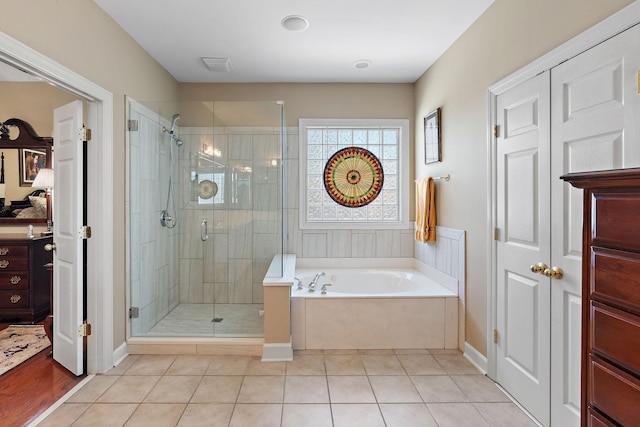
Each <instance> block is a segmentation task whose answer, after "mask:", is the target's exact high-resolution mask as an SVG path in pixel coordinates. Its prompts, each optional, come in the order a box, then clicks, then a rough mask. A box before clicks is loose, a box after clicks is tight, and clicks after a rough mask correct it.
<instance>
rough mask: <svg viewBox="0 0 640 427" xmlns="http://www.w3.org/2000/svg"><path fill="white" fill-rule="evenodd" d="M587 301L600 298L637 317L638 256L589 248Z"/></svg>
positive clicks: (639, 300)
mask: <svg viewBox="0 0 640 427" xmlns="http://www.w3.org/2000/svg"><path fill="white" fill-rule="evenodd" d="M590 276H591V280H590V284H589V288H590V292H591V298H596V299H604V300H607V301H611V302H614V303H616V304H619V305H622V306H625V307H628V308H630V309H632V310H634V311H637V312H638V313H639V314H640V254H637V253H632V252H625V251H619V250H614V249H605V248H600V247H592V248H591V274H590Z"/></svg>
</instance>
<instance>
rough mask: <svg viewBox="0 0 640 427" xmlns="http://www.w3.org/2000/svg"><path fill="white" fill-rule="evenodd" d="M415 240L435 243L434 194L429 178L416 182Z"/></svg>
mask: <svg viewBox="0 0 640 427" xmlns="http://www.w3.org/2000/svg"><path fill="white" fill-rule="evenodd" d="M416 240H417V241H419V242H422V243H426V242H435V241H436V193H435V186H434V184H433V178H431V177H429V178H421V179H418V180H417V181H416Z"/></svg>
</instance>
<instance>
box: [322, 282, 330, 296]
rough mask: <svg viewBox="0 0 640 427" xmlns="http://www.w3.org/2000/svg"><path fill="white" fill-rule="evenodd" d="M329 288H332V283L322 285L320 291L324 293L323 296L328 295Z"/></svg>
mask: <svg viewBox="0 0 640 427" xmlns="http://www.w3.org/2000/svg"><path fill="white" fill-rule="evenodd" d="M327 286H331V283H325V284H324V285H322V288H320V290H321V291H322V295H326V294H327Z"/></svg>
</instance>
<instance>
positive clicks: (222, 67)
mask: <svg viewBox="0 0 640 427" xmlns="http://www.w3.org/2000/svg"><path fill="white" fill-rule="evenodd" d="M202 62H204V65H206V66H207V68H208V69H209V70H211V71H213V72H217V73H228V72H230V71H231V70H232V67H231V60H230V59H229V58H208V57H203V58H202Z"/></svg>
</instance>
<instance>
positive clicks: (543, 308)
mask: <svg viewBox="0 0 640 427" xmlns="http://www.w3.org/2000/svg"><path fill="white" fill-rule="evenodd" d="M549 108H550V98H549V73H548V72H546V73H543V74H541V75H538V76H537V77H535V78H533V79H531V80H529V81H527V82H525V83H523V84H521V85H519V86H518V87H516V88H514V89H511V90H510V91H508V92H506V93H504V94H502V95H500V96H499V97H498V98H497V125H498V129H499V135H498V136H497V139H496V149H497V159H496V165H497V166H496V168H497V170H496V176H497V191H496V192H497V197H496V203H497V206H496V220H497V224H496V225H497V227H498V229H499V238H498V242H497V287H496V294H497V295H496V298H497V301H496V302H497V304H496V307H497V313H496V315H497V319H496V320H497V328H496V334H495V336H494V338H495V339H494V341H495V342H496V346H497V348H496V354H497V356H496V359H497V360H496V381H497V382H498V383H499V384H500V385H502V387H504V388H505V389H506V390H507V391H508V392H509V393H510V394H511V395H512V396H513V397H514V398H515V399H516V400H517V401H518V402H519V403H520V404H521V405H522V406H524V407H525V408H526V409H527V410H528V411H529V412H530V413H531V414H532V415H533V416H534V417H536V419H538V420H539V421H540V422H541V423H542V424H543V425H546V426H548V425H549V413H550V410H549V404H550V400H549V392H550V365H549V363H550V357H549V355H550V338H549V329H550V324H549V321H550V316H549V313H550V302H551V299H550V289H549V286H550V279H549V278H548V277H547V276H545V275H544V274H542V272H543V271H544V268H542V269H541V270H540V271H537V272H536V271H532V269H531V265H535V264H539V263H540V264H548V263H549V260H550V258H551V256H550V241H549V238H550V221H549V215H550V202H551V200H550V198H549V185H550V184H549V179H550V176H551V175H550V165H549V157H550V154H549V149H550V144H549V134H550V124H549V118H550V111H549ZM534 270H535V269H534Z"/></svg>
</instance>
